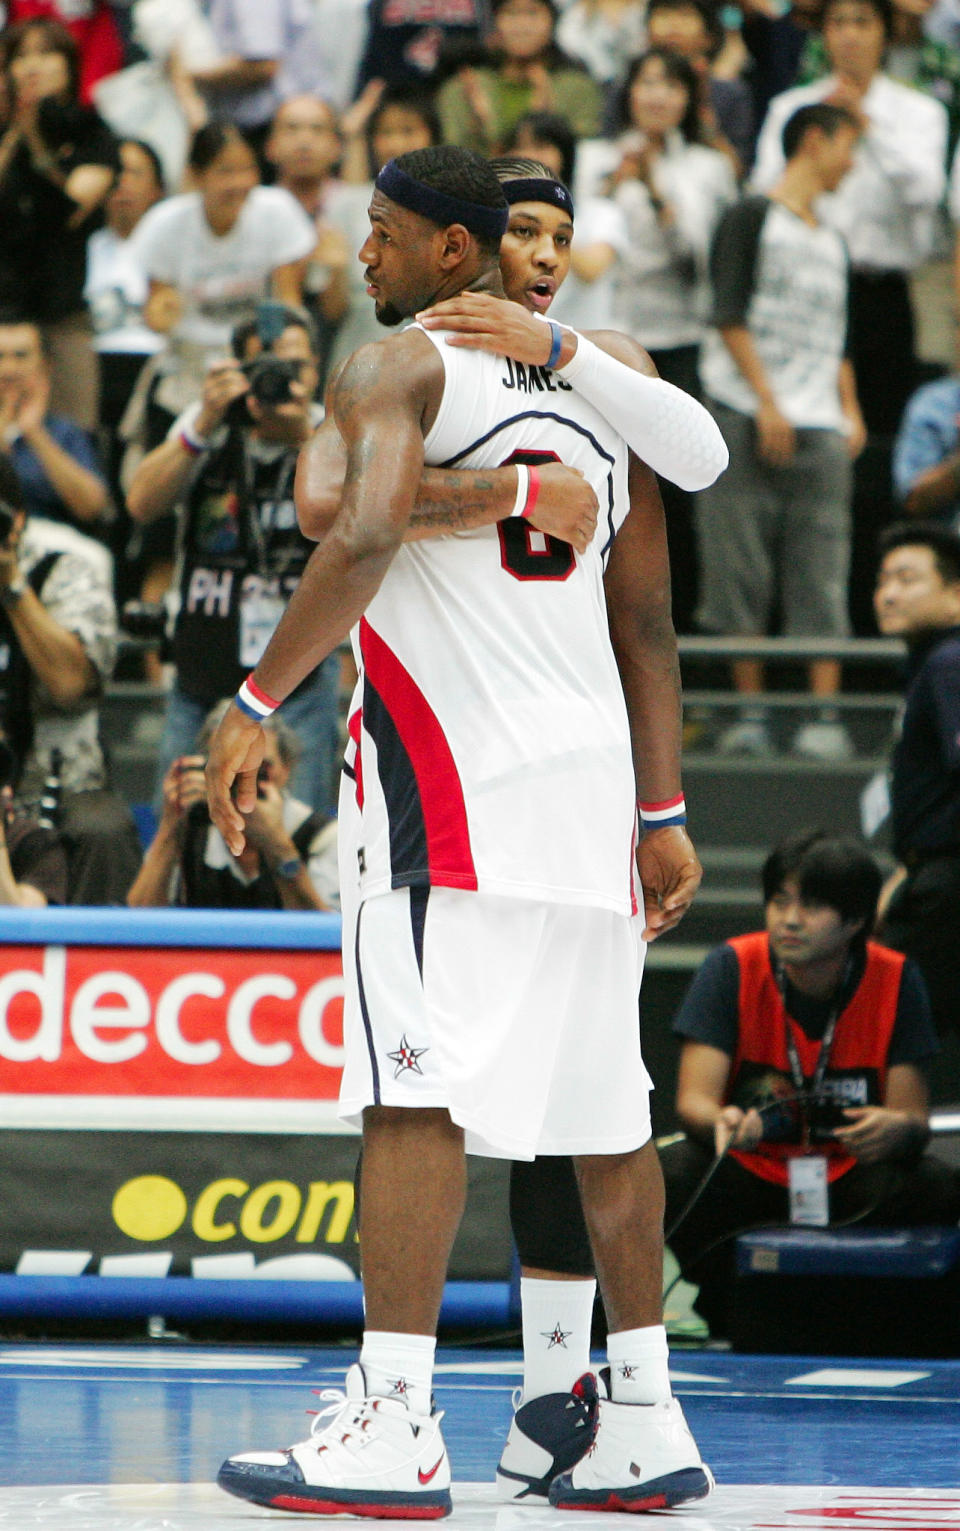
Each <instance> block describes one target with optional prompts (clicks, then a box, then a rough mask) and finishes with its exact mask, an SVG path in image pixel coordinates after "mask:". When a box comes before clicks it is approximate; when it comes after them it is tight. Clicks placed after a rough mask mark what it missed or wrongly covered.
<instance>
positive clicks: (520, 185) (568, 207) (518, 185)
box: [500, 175, 573, 223]
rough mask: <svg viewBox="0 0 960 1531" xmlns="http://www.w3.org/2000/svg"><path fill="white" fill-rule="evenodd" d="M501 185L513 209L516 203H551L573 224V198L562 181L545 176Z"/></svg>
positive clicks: (503, 182)
mask: <svg viewBox="0 0 960 1531" xmlns="http://www.w3.org/2000/svg"><path fill="white" fill-rule="evenodd" d="M500 184H501V186H502V187H503V194H504V196H505V197H506V199H507V201H508V202H509V203H510V206H511V207H512V206H513V204H514V202H549V203H550V204H551V206H553V207H559V208H560V210H561V212H564V213H566V215H567V217H568V218H569V219H570V222H571V223H572V222H573V198H572V197H571V195H570V193H569V192H568V190H567V188H566V187H565V186H564V184H563V182H562V181H551V180H550V179H549V177H547V176H545V175H544V176H530V177H529V178H527V179H523V180H520V179H518V180H516V181H501V182H500Z"/></svg>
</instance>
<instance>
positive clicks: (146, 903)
mask: <svg viewBox="0 0 960 1531" xmlns="http://www.w3.org/2000/svg"><path fill="white" fill-rule="evenodd" d="M229 705H230V704H229V701H227V700H224V701H222V702H220V703H218V705H217V706H216V707H214V708H213V710H212V712H211V713H210V715H209V717H208V718H207V720H206V722H205V723H204V725H203V728H202V730H201V732H200V736H199V738H198V739H197V744H196V748H197V751H198V753H196V754H192V755H183V756H181V757H180V759H179V760H175V761H174V762H173V765H172V766H171V767H170V769H169V770H168V771H167V773H166V775H165V777H164V780H163V812H162V814H161V817H160V823H159V825H158V826H157V833H156V835H155V836H154V839H153V841H152V843H151V844H150V846H149V847H148V848H147V852H146V855H145V856H144V858H143V866H142V867H141V868H140V873H139V875H138V877H137V879H136V881H135V882H134V884H133V887H132V888H131V889H130V892H129V894H128V896H127V903H128V904H129V905H130V906H131V908H151V907H154V908H156V907H161V908H162V907H164V906H165V905H168V904H174V905H178V906H180V907H181V908H188V909H316V910H330V909H336V908H338V907H339V902H340V896H339V882H338V876H337V821H336V819H331V818H329V817H328V816H327V815H326V814H325V813H321V812H319V811H317V810H311V809H310V808H309V807H308V806H307V804H306V803H301V802H300V801H299V800H298V799H297V798H295V797H293V796H292V795H291V794H290V792H289V791H288V790H287V784H288V782H289V780H290V773H291V771H292V770H293V768H294V766H295V765H296V762H297V759H298V757H299V754H300V743H299V740H298V739H297V737H296V735H295V734H294V732H293V730H292V729H291V728H288V727H287V726H286V724H284V723H283V722H281V720H280V719H279V718H278V717H276V716H274V717H272V718H269V719H268V720H267V722H266V724H265V729H266V749H265V753H264V757H263V760H262V762H261V765H260V770H259V772H258V774H257V804H256V807H255V808H254V810H253V812H252V813H251V814H250V816H249V818H248V820H247V843H246V845H245V847H244V849H243V852H242V853H241V855H239V856H232V855H231V854H230V852H229V851H228V849H227V846H226V843H225V841H224V839H223V836H222V835H221V834H220V831H219V830H218V829H216V828H215V827H214V826H213V824H212V823H211V822H210V815H209V813H208V811H207V793H206V783H205V780H204V775H203V768H204V765H205V764H206V758H205V751H206V749H207V747H208V745H209V743H210V739H211V737H212V735H213V732H214V729H215V728H216V727H217V724H218V723H219V722H220V719H221V718H222V717H223V714H224V713H225V712H226V710H227V707H228V706H229Z"/></svg>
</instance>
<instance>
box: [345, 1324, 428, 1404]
mask: <svg viewBox="0 0 960 1531" xmlns="http://www.w3.org/2000/svg"><path fill="white" fill-rule="evenodd" d="M436 1348H437V1341H436V1339H435V1337H434V1336H433V1335H432V1334H391V1333H390V1332H389V1331H388V1330H385V1329H365V1330H364V1333H363V1344H362V1346H361V1348H360V1365H361V1366H362V1367H363V1371H364V1375H365V1377H366V1379H367V1392H368V1394H372V1395H373V1396H374V1397H375V1398H401V1399H402V1400H403V1402H404V1403H405V1404H406V1405H407V1408H408V1409H409V1410H410V1412H411V1413H412V1414H429V1413H430V1393H431V1389H432V1387H433V1357H434V1352H435V1351H436Z"/></svg>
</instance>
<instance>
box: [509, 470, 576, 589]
mask: <svg viewBox="0 0 960 1531" xmlns="http://www.w3.org/2000/svg"><path fill="white" fill-rule="evenodd" d="M559 461H560V459H559V457H558V456H557V454H556V452H528V451H520V452H514V453H513V455H512V456H510V457H508V458H507V462H506V463H505V464H504V467H506V466H507V464H508V463H525V464H526V466H527V467H528V468H537V467H540V466H542V464H544V463H551V462H559ZM497 534H498V536H499V538H500V564H501V567H502V568H504V569H506V571H507V573H508V574H512V575H513V577H514V579H568V578H569V576H570V575H571V574H572V573H573V571H574V569H575V568H576V566H577V560H576V557H575V556H574V551H573V548H572V547H571V546H570V544H569V542H561V541H560V538H559V537H551V536H549V535H548V534H547V533H546V532H538V531H537V529H536V527H535V526H531V525H530V522H529V521H526V520H524V519H523V518H522V517H521V516H511V517H509V519H508V520H506V521H498V522H497Z"/></svg>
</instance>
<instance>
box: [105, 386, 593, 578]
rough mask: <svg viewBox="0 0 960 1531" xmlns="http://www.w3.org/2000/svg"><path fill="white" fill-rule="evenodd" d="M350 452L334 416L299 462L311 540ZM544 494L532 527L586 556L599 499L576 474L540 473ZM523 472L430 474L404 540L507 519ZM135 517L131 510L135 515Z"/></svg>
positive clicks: (322, 530)
mask: <svg viewBox="0 0 960 1531" xmlns="http://www.w3.org/2000/svg"><path fill="white" fill-rule="evenodd" d="M346 462H347V455H346V448H345V447H344V444H343V438H342V436H341V435H340V432H339V431H338V429H337V426H336V422H335V421H334V420H333V419H332V418H331V417H330V416H328V417H327V419H326V420H325V421H324V422H323V424H322V425H321V426H320V428H319V430H317V431H316V432H315V433H314V435H313V437H312V438H311V440H310V441H309V442H308V444H307V446H306V447H305V448H304V450H303V451H302V452H301V454H300V459H299V461H298V463H297V478H296V486H295V489H294V495H295V498H296V503H297V519H298V521H299V523H300V530H301V531H302V532H303V535H304V536H305V537H309V538H310V540H311V541H312V542H319V541H320V539H321V538H322V537H325V536H326V534H327V532H328V531H329V530H330V528H331V526H332V525H333V523H334V521H335V520H336V518H337V513H338V511H339V509H340V496H341V494H342V492H343V480H344V473H345V471H346ZM540 483H541V491H540V497H539V499H538V501H537V505H536V509H535V511H534V513H533V515H532V516H531V517H530V524H531V525H532V526H535V527H536V528H537V530H538V531H541V532H547V533H549V534H550V535H551V536H554V537H559V538H561V539H562V540H563V541H564V542H569V543H571V544H572V546H573V547H575V548H576V550H577V552H578V553H583V552H585V551H586V548H587V545H588V543H589V542H590V540H591V538H592V537H593V534H594V532H595V530H596V526H597V500H596V495H595V494H594V492H593V490H592V489H591V488H590V486H589V485H588V484H587V483H586V481H585V480H584V479H583V478H582V477H581V475H580V474H578V473H575V472H574V471H573V470H572V469H569V468H564V467H562V466H559V467H546V468H541V469H540ZM516 494H517V470H516V468H514V467H506V468H481V469H473V468H463V469H448V468H424V470H423V476H422V477H421V479H420V486H419V488H418V490H417V499H416V504H415V505H414V508H413V513H412V514H411V517H410V520H409V522H408V524H407V528H406V531H405V532H404V536H403V540H404V542H418V541H422V540H423V539H424V538H427V537H440V536H443V535H444V534H445V533H448V532H468V531H473V530H474V529H475V528H476V527H479V526H492V525H493V524H494V523H495V522H497V521H503V520H504V519H505V518H506V517H507V516H509V515H510V514H511V513H512V511H513V507H514V504H515V501H516ZM131 513H132V512H131Z"/></svg>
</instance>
